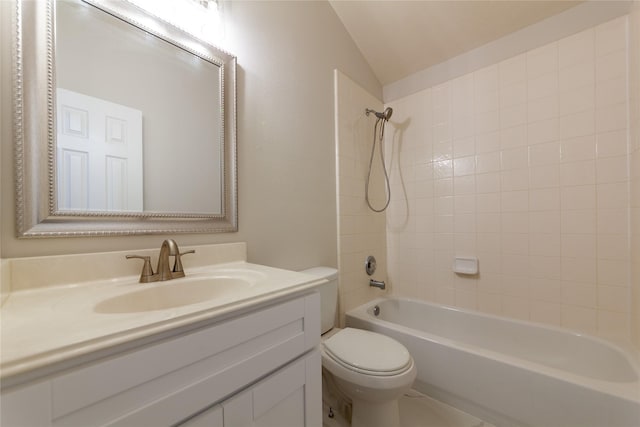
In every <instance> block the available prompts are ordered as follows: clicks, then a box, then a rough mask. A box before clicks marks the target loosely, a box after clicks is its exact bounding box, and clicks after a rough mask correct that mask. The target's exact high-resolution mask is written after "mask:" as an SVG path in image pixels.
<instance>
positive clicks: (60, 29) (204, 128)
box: [14, 0, 237, 237]
mask: <svg viewBox="0 0 640 427" xmlns="http://www.w3.org/2000/svg"><path fill="white" fill-rule="evenodd" d="M15 14H16V20H15V22H16V34H15V35H16V39H15V45H16V47H15V68H14V106H15V107H14V111H15V117H14V122H15V146H16V198H17V200H16V207H17V230H18V236H19V237H47V236H101V235H105V236H109V235H132V234H161V233H197V232H225V231H236V230H237V178H236V122H235V120H236V83H235V75H236V59H235V57H234V56H233V55H231V54H229V53H227V52H224V51H222V50H220V49H218V48H215V47H213V46H211V45H209V44H207V43H205V42H202V41H200V40H199V39H197V38H196V37H194V36H191V35H190V34H188V33H187V32H185V31H183V30H180V29H178V28H176V27H174V26H172V25H170V24H168V23H167V22H165V21H163V20H161V19H159V18H156V17H154V16H152V15H150V14H149V13H147V12H145V11H143V10H141V9H139V8H138V7H137V6H135V5H134V4H132V3H130V2H127V1H113V0H58V1H53V0H47V1H37V2H32V1H17V2H16V8H15Z"/></svg>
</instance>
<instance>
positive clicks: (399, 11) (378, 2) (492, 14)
mask: <svg viewBox="0 0 640 427" xmlns="http://www.w3.org/2000/svg"><path fill="white" fill-rule="evenodd" d="M329 1H330V3H331V5H332V6H333V9H334V10H335V11H336V13H337V15H338V17H339V18H340V19H341V20H342V22H343V24H344V26H345V27H346V29H347V31H348V32H349V34H350V35H351V37H352V38H353V40H354V41H355V43H356V44H357V46H358V48H359V49H360V51H361V52H362V54H363V55H364V56H365V58H366V59H367V61H368V62H369V64H370V65H371V67H372V69H373V71H374V73H375V74H376V76H377V77H378V80H379V81H380V83H382V84H383V85H386V84H389V83H392V82H395V81H397V80H400V79H402V78H404V77H407V76H409V75H411V74H413V73H415V72H418V71H420V70H423V69H425V68H428V67H430V66H432V65H435V64H438V63H440V62H443V61H446V60H447V59H450V58H452V57H454V56H457V55H460V54H461V53H464V52H467V51H470V50H472V49H474V48H476V47H479V46H482V45H483V44H486V43H488V42H491V41H493V40H496V39H498V38H500V37H503V36H505V35H507V34H509V33H512V32H514V31H517V30H519V29H522V28H524V27H527V26H529V25H532V24H535V23H536V22H539V21H541V20H543V19H545V18H548V17H550V16H553V15H556V14H558V13H560V12H563V11H565V10H567V9H569V8H571V7H574V6H576V5H578V4H580V3H582V1H566V0H555V1H546V0H534V1H515V0H512V1H509V0H506V1H495V0H475V1H458V0H441V1H436V0H414V1H404V0H355V1H351V0H329Z"/></svg>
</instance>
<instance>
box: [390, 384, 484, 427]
mask: <svg viewBox="0 0 640 427" xmlns="http://www.w3.org/2000/svg"><path fill="white" fill-rule="evenodd" d="M399 403H400V426H401V427H494V426H493V425H492V424H490V423H488V422H486V421H482V420H481V419H479V418H476V417H474V416H472V415H469V414H467V413H466V412H462V411H460V410H458V409H456V408H454V407H452V406H449V405H446V404H444V403H442V402H439V401H437V400H435V399H432V398H430V397H428V396H425V395H423V394H420V393H418V392H416V391H414V390H411V391H409V392H408V393H407V394H405V395H404V396H403V397H402V398H401V399H400V402H399Z"/></svg>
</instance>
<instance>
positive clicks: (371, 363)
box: [302, 267, 417, 427]
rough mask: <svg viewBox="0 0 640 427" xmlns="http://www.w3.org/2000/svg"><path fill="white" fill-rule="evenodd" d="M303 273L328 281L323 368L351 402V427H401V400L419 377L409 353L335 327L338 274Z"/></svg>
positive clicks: (323, 292) (383, 339) (323, 297)
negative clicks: (399, 402) (399, 403)
mask: <svg viewBox="0 0 640 427" xmlns="http://www.w3.org/2000/svg"><path fill="white" fill-rule="evenodd" d="M302 273H307V274H312V275H314V276H319V277H322V278H325V279H327V283H326V284H324V285H321V286H320V288H319V291H320V308H321V313H322V315H321V322H322V333H323V336H322V344H321V358H322V368H323V371H324V373H325V374H326V375H328V376H330V378H331V380H332V382H333V383H334V384H335V387H336V388H338V390H339V391H340V392H341V393H342V394H343V395H345V396H346V398H347V399H349V400H350V401H351V426H352V427H399V425H400V416H399V412H398V399H399V398H400V397H401V396H402V395H403V394H404V393H405V392H406V391H408V390H409V389H410V388H411V386H412V385H413V381H414V380H415V378H416V376H417V369H416V366H415V363H414V362H413V358H412V357H411V355H410V354H409V351H408V350H407V349H406V348H405V347H404V346H403V345H402V344H400V343H399V342H397V341H396V340H394V339H392V338H390V337H387V336H385V335H382V334H378V333H375V332H370V331H365V330H361V329H354V328H345V329H338V328H334V324H335V315H336V308H337V297H338V281H337V270H335V269H333V268H328V267H316V268H312V269H309V270H305V271H302ZM324 386H325V385H324V384H323V387H324Z"/></svg>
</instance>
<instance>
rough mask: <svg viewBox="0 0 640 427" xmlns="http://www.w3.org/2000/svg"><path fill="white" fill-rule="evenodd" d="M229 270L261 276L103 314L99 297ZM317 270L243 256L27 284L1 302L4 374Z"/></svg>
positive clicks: (273, 293)
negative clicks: (176, 272) (189, 297)
mask: <svg viewBox="0 0 640 427" xmlns="http://www.w3.org/2000/svg"><path fill="white" fill-rule="evenodd" d="M224 269H233V270H236V271H238V270H242V271H246V272H248V274H251V275H252V277H254V278H255V279H256V280H255V281H254V284H253V285H252V286H250V287H240V288H239V289H238V290H237V292H236V291H234V292H225V293H224V294H223V295H221V296H219V297H216V298H214V299H210V300H205V301H202V302H197V303H194V304H189V305H184V306H179V307H174V308H168V309H161V310H149V311H138V312H132V313H99V312H97V311H96V310H95V307H96V305H97V304H99V303H100V302H102V301H105V300H107V299H109V298H113V297H117V296H119V295H124V294H127V293H129V292H133V291H137V290H142V289H146V288H150V287H157V286H167V285H170V286H179V285H180V281H181V280H186V279H188V278H189V277H197V276H198V275H206V274H210V273H215V272H216V271H218V272H220V271H221V270H224ZM321 283H323V280H321V279H318V278H317V277H313V276H309V275H306V274H302V273H297V272H293V271H288V270H282V269H277V268H272V267H266V266H262V265H257V264H251V263H247V262H244V261H237V262H231V263H222V264H214V265H211V266H206V267H198V268H192V269H188V270H187V277H186V278H185V279H173V280H171V281H166V282H155V283H148V284H141V283H138V276H127V277H122V278H118V279H114V280H101V281H96V282H82V283H74V284H67V285H61V286H53V287H43V288H35V289H27V290H20V291H17V292H12V293H10V294H9V296H8V298H7V299H6V301H5V302H4V304H3V305H2V308H1V309H0V320H1V325H0V328H1V329H0V331H1V333H0V339H1V350H0V375H1V377H2V378H6V377H9V376H13V375H16V374H21V373H25V372H28V371H31V370H33V369H36V368H41V367H44V366H47V365H50V364H53V363H57V362H61V361H64V360H68V359H71V358H74V357H77V356H81V355H85V354H88V353H91V352H94V351H97V350H103V349H106V348H109V347H112V346H114V345H119V344H123V343H126V342H130V341H133V340H136V339H140V338H144V337H147V336H150V335H153V334H156V333H159V332H166V331H169V330H171V329H174V328H177V327H181V326H186V325H189V324H192V323H195V322H200V321H203V320H215V319H216V318H222V317H225V316H229V315H231V314H232V313H233V312H236V311H238V312H240V311H245V310H247V309H249V308H251V307H253V306H257V305H260V304H263V303H267V302H270V301H274V300H276V299H279V298H283V297H287V296H289V295H293V294H295V293H299V292H302V291H304V290H309V289H312V288H314V287H316V286H317V285H319V284H321Z"/></svg>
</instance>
